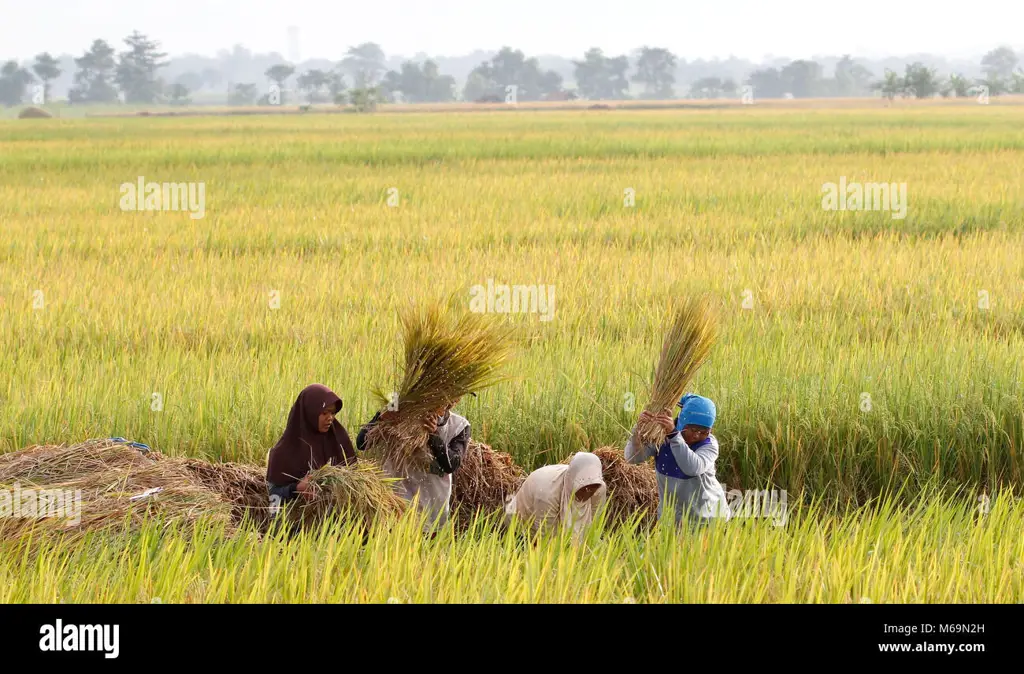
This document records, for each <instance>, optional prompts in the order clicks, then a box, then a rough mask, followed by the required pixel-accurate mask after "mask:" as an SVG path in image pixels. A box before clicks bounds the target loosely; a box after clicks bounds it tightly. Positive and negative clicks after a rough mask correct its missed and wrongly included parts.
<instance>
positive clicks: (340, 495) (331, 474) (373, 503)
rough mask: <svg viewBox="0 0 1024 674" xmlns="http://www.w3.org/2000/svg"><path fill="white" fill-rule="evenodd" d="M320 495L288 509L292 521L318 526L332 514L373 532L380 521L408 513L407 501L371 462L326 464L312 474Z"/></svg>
mask: <svg viewBox="0 0 1024 674" xmlns="http://www.w3.org/2000/svg"><path fill="white" fill-rule="evenodd" d="M307 477H308V478H309V480H310V481H311V482H312V483H313V484H315V485H316V486H317V488H318V489H317V494H316V496H314V497H313V499H312V500H309V501H306V500H305V499H304V497H302V496H299V497H298V498H297V499H296V500H295V501H294V502H293V503H292V504H291V507H289V509H288V517H289V518H290V519H291V521H293V522H296V523H299V524H302V525H310V524H318V523H320V522H322V521H323V520H325V519H327V518H328V517H330V516H332V515H337V516H341V517H350V518H353V519H355V520H356V521H358V522H361V523H362V525H363V527H364V530H369V528H370V527H371V526H372V524H373V522H374V520H376V519H377V518H394V517H398V516H399V515H401V514H402V513H403V512H405V509H406V502H405V501H404V500H403V499H402V498H401V497H400V496H399V495H398V494H397V493H396V492H395V488H394V483H395V480H393V479H391V478H388V477H387V476H386V475H385V474H384V473H383V472H382V471H381V470H380V468H378V467H377V465H376V464H374V463H373V462H371V461H360V462H359V463H356V464H352V465H348V466H335V465H330V464H328V465H326V466H323V467H322V468H318V469H316V470H314V471H312V472H310V473H309V475H308V476H307Z"/></svg>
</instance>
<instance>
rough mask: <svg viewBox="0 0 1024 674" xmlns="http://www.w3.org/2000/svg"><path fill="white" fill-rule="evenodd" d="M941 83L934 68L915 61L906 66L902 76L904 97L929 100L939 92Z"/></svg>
mask: <svg viewBox="0 0 1024 674" xmlns="http://www.w3.org/2000/svg"><path fill="white" fill-rule="evenodd" d="M941 86H942V85H941V82H940V81H939V78H938V74H937V73H936V71H935V69H934V68H928V67H926V66H925V65H924V64H923V63H920V62H919V61H915V62H914V63H909V64H907V68H906V73H905V74H904V76H903V90H904V93H905V95H906V96H916V97H917V98H931V97H932V96H934V95H935V94H937V93H939V91H940V90H941Z"/></svg>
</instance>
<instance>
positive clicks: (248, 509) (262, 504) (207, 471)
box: [163, 458, 270, 529]
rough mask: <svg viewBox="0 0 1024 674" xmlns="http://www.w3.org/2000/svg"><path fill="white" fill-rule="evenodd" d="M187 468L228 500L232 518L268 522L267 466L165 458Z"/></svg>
mask: <svg viewBox="0 0 1024 674" xmlns="http://www.w3.org/2000/svg"><path fill="white" fill-rule="evenodd" d="M163 460H164V461H169V462H172V463H175V464H177V465H179V466H181V467H182V468H184V469H185V470H186V471H188V473H189V475H190V476H191V477H192V479H193V480H194V481H195V482H197V483H199V484H200V485H202V486H204V487H206V488H207V489H209V490H210V491H212V492H214V493H216V494H217V495H219V496H220V497H221V498H222V499H224V500H225V501H228V502H229V503H231V520H232V521H233V522H234V523H235V524H241V523H242V522H243V521H245V520H246V519H248V520H250V521H251V522H252V523H253V524H255V525H256V526H257V527H259V528H260V529H264V528H266V526H267V524H268V523H269V521H270V495H269V491H268V490H267V477H266V472H267V471H266V468H261V467H259V466H251V465H247V464H243V463H210V462H207V461H203V460H202V459H193V458H165V459H163Z"/></svg>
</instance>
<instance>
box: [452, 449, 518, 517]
mask: <svg viewBox="0 0 1024 674" xmlns="http://www.w3.org/2000/svg"><path fill="white" fill-rule="evenodd" d="M452 479H453V481H454V484H453V485H452V510H453V512H454V515H455V525H456V527H457V528H458V530H459V531H465V530H466V529H468V528H469V525H470V524H471V523H472V521H473V519H474V518H475V517H476V515H477V513H480V514H482V515H486V514H490V513H500V512H503V511H504V509H505V502H506V501H507V500H508V499H509V498H511V497H512V495H513V494H515V493H516V490H518V489H519V487H521V486H522V484H523V481H525V480H526V471H524V470H523V469H522V468H520V467H519V466H517V465H516V464H515V463H514V462H513V461H512V456H511V455H509V454H506V453H504V452H498V451H495V450H494V449H491V447H490V446H489V445H485V444H483V443H482V442H476V441H475V440H474V441H470V443H469V446H468V447H467V448H466V451H465V452H464V453H463V455H462V463H461V464H460V465H459V469H458V470H457V471H455V473H454V474H453V475H452Z"/></svg>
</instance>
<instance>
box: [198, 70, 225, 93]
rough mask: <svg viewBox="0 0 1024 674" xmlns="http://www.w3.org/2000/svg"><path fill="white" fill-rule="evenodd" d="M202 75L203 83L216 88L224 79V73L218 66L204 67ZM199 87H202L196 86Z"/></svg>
mask: <svg viewBox="0 0 1024 674" xmlns="http://www.w3.org/2000/svg"><path fill="white" fill-rule="evenodd" d="M200 77H202V79H203V85H205V86H207V87H209V88H211V89H216V88H217V87H219V86H220V85H221V83H222V82H223V81H224V75H223V74H222V73H221V72H220V71H219V70H217V69H216V68H203V72H202V73H201V75H200ZM195 88H196V89H199V88H200V87H195Z"/></svg>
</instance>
